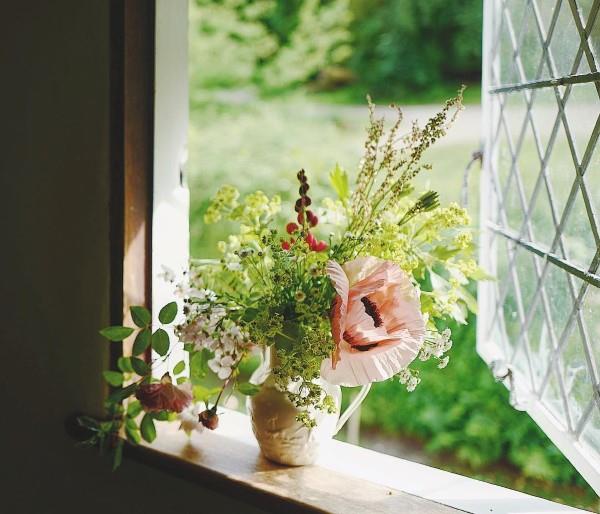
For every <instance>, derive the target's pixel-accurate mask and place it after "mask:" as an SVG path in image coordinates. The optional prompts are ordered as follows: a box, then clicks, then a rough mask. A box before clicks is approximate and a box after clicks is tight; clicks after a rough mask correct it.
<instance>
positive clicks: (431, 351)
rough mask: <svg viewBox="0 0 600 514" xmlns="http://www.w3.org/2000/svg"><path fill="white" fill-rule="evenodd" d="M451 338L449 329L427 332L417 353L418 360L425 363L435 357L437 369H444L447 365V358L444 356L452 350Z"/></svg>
mask: <svg viewBox="0 0 600 514" xmlns="http://www.w3.org/2000/svg"><path fill="white" fill-rule="evenodd" d="M451 336H452V333H451V332H450V329H449V328H447V329H445V330H443V331H442V332H438V331H429V332H428V333H427V337H426V338H425V342H424V343H423V346H422V347H421V350H420V351H419V360H421V361H426V360H429V359H430V358H431V357H435V358H436V359H437V360H438V368H440V369H442V368H445V367H446V366H447V365H448V361H449V357H448V356H447V355H444V354H445V353H446V352H447V351H448V350H450V348H452V339H450V337H451Z"/></svg>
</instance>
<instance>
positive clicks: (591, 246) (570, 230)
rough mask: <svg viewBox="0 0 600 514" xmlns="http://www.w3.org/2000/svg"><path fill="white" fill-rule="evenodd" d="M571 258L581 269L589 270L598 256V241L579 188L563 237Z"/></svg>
mask: <svg viewBox="0 0 600 514" xmlns="http://www.w3.org/2000/svg"><path fill="white" fill-rule="evenodd" d="M562 238H563V241H564V243H565V246H566V249H567V254H568V255H569V258H570V259H571V260H572V261H574V263H575V264H577V265H578V266H580V267H583V268H588V266H589V265H590V263H591V262H592V259H593V257H594V255H595V254H596V250H597V247H596V241H595V239H594V234H593V232H592V229H591V226H590V220H589V218H588V211H587V209H586V205H585V202H584V199H583V194H582V191H581V188H580V187H579V186H577V187H576V190H575V194H574V200H573V205H572V207H571V211H570V213H569V216H568V218H567V220H566V223H565V227H564V230H563V235H562Z"/></svg>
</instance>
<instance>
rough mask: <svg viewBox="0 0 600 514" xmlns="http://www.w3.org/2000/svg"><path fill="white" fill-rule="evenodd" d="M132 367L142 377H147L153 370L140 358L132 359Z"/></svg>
mask: <svg viewBox="0 0 600 514" xmlns="http://www.w3.org/2000/svg"><path fill="white" fill-rule="evenodd" d="M131 367H132V368H133V371H135V372H136V373H137V374H138V375H140V376H141V377H143V376H146V375H147V374H148V373H150V370H151V368H150V365H149V364H148V363H147V362H146V361H143V360H142V359H140V358H138V357H132V358H131Z"/></svg>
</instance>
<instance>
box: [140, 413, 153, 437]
mask: <svg viewBox="0 0 600 514" xmlns="http://www.w3.org/2000/svg"><path fill="white" fill-rule="evenodd" d="M140 431H141V432H142V437H143V438H144V441H147V442H149V443H151V442H152V441H154V439H156V427H155V426H154V420H153V419H152V415H151V414H146V415H144V417H143V418H142V422H141V423H140Z"/></svg>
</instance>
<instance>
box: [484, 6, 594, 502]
mask: <svg viewBox="0 0 600 514" xmlns="http://www.w3.org/2000/svg"><path fill="white" fill-rule="evenodd" d="M499 11H500V7H499V1H498V0H486V1H485V2H484V7H483V20H484V22H483V63H482V84H481V86H482V94H481V98H482V104H483V105H482V113H483V116H482V135H483V167H482V177H481V186H480V202H479V205H480V239H479V247H480V248H479V263H480V265H481V266H482V267H483V268H484V269H485V270H486V271H487V272H488V273H490V274H491V275H495V272H496V269H497V251H496V244H495V242H492V241H495V239H494V238H493V237H492V231H491V230H489V229H488V228H487V223H488V219H490V214H491V213H493V212H495V210H497V209H498V206H497V204H496V202H495V195H493V194H492V185H491V180H490V179H489V177H490V173H492V171H491V168H492V166H491V163H492V162H494V161H495V160H496V159H497V150H494V153H491V152H490V145H491V144H492V140H493V127H494V126H495V124H496V122H497V120H498V107H497V106H496V105H495V102H492V101H491V95H490V94H489V93H488V91H489V90H490V88H491V70H492V68H495V69H496V70H499V57H498V56H496V57H495V61H494V62H491V57H492V55H491V47H492V45H493V43H494V34H495V32H494V30H495V27H494V26H493V24H494V23H496V22H497V20H498V16H499ZM599 22H600V21H599ZM496 76H499V73H496ZM496 237H502V236H500V235H497V236H496ZM477 298H478V311H479V312H478V316H477V352H478V353H479V355H480V356H481V358H482V359H483V360H484V361H485V362H486V363H487V364H488V366H490V368H492V369H494V366H495V364H497V363H502V364H504V363H505V362H504V359H505V356H504V353H503V352H502V349H501V346H500V344H499V343H498V342H497V341H493V340H490V339H489V338H488V334H489V332H490V328H491V323H492V322H493V317H494V314H493V313H494V311H495V308H496V306H495V301H496V293H495V286H494V283H493V282H492V281H482V282H479V284H478V290H477ZM498 378H501V377H498ZM503 383H504V385H505V386H506V387H507V388H508V389H509V390H510V389H511V381H509V380H504V381H503ZM512 384H513V390H511V395H512V396H513V398H515V400H517V399H518V403H520V404H522V405H523V406H524V407H525V410H526V411H527V413H528V414H529V416H531V418H532V419H533V420H534V421H535V423H537V425H538V426H539V427H540V428H541V429H542V431H543V432H544V433H545V434H546V435H547V436H548V437H549V439H550V440H551V441H552V442H553V443H554V444H555V445H556V446H557V448H559V449H560V451H561V452H562V453H563V454H564V455H565V457H566V458H567V459H568V460H569V461H570V462H571V464H573V466H574V467H575V469H577V471H578V472H579V473H580V474H581V475H582V476H583V477H584V479H585V480H586V481H587V482H588V483H589V484H590V486H591V487H592V488H593V489H594V490H595V491H596V493H597V494H599V495H600V462H598V463H593V462H591V460H590V459H588V458H587V455H589V452H588V451H586V449H585V448H584V447H583V445H582V444H581V443H580V442H578V441H577V440H576V439H575V438H574V437H572V435H571V434H569V433H568V432H565V431H564V430H562V428H561V427H560V425H559V424H558V423H557V422H556V421H555V420H554V417H553V416H552V414H551V413H550V412H549V411H548V410H547V409H546V407H544V405H543V404H542V402H541V401H540V400H539V399H538V398H537V396H535V395H533V394H531V392H530V391H528V390H527V389H521V388H520V386H519V382H518V380H517V381H514V382H512Z"/></svg>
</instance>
